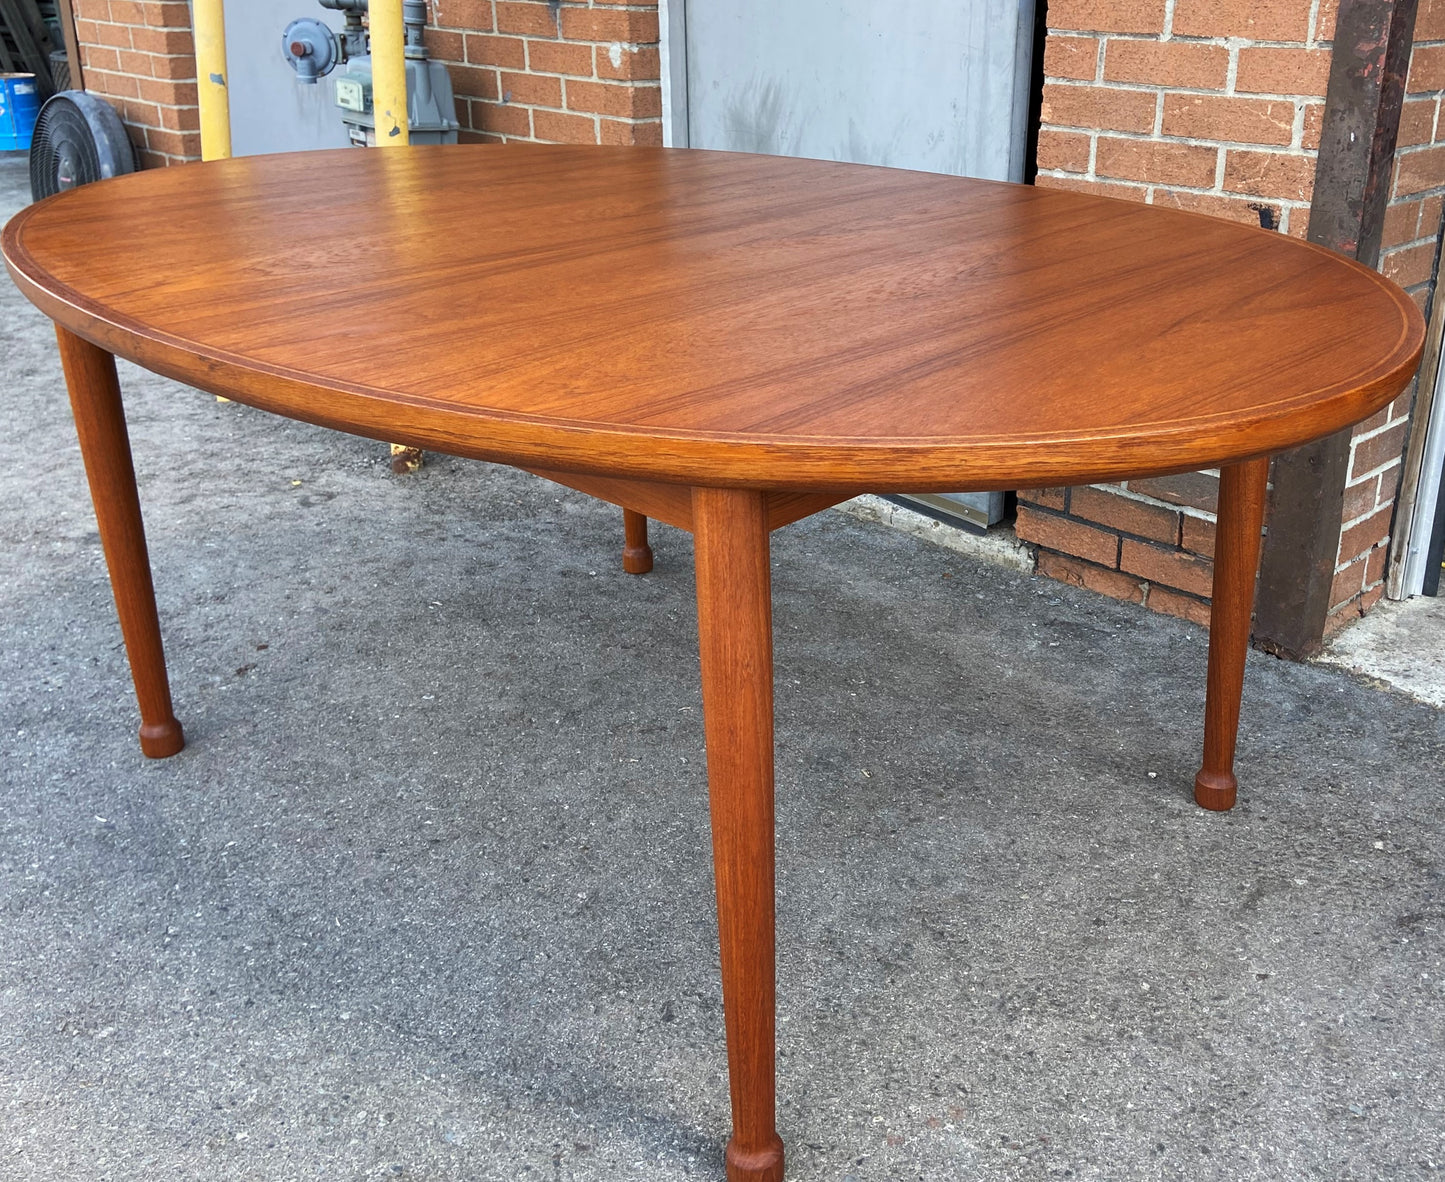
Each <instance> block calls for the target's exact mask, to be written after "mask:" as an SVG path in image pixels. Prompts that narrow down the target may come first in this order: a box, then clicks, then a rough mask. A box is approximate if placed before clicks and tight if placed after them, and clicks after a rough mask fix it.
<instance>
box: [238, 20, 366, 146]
mask: <svg viewBox="0 0 1445 1182" xmlns="http://www.w3.org/2000/svg"><path fill="white" fill-rule="evenodd" d="M298 16H309V17H312V18H313V19H315V20H319V21H322V22H323V23H325V24H328V25H330V26H331V28H332V29H333V30H334V31H339V30H340V29H341V26H342V23H343V18H342V16H341V14H340V13H336V12H329V11H328V10H326V9H324V8H322V7H321V6H320V5H319V4H317V3H316V0H244V2H243V3H236V0H232V2H231V3H229V4H227V5H226V70H227V73H228V74H229V75H230V77H229V78H228V79H227V89H228V90H229V91H230V94H231V150H232V151H233V152H234V153H235V154H236V155H237V156H255V155H259V154H261V153H264V152H302V151H309V150H311V149H314V148H344V147H346V146H347V144H349V143H350V140H348V139H347V136H346V127H345V125H343V124H342V122H341V112H340V111H338V110H337V109H336V101H335V99H336V96H335V92H334V89H333V84H332V81H331V79H330V78H323V79H322V80H321V81H320V82H319V83H317V84H316V85H314V86H303V85H302V84H301V83H299V82H297V81H296V73H295V71H294V70H292V69H291V67H290V66H289V65H288V64H287V62H286V57H285V55H284V54H283V53H282V52H281V34H282V33H283V32H285V30H286V26H287V25H289V24H290V23H291V22H292V21H293V20H294V19H295V18H296V17H298Z"/></svg>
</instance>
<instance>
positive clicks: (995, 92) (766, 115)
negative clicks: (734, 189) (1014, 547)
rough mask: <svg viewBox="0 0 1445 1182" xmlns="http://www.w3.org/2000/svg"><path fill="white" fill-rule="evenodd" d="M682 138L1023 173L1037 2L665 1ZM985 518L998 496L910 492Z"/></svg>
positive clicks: (672, 122) (1006, 176)
mask: <svg viewBox="0 0 1445 1182" xmlns="http://www.w3.org/2000/svg"><path fill="white" fill-rule="evenodd" d="M663 2H664V10H663V15H664V19H665V22H666V29H665V32H664V39H663V50H664V55H665V59H666V62H665V67H664V79H663V89H664V103H665V107H666V109H665V110H664V112H663V114H664V127H665V130H666V134H667V137H668V141H669V142H671V143H673V144H676V145H678V146H688V147H693V148H720V149H725V150H728V151H735V152H765V153H767V154H769V155H777V156H807V157H811V158H814V159H820V160H846V161H851V162H853V163H855V164H884V165H890V166H892V167H894V168H915V169H919V170H922V171H925V172H946V173H953V174H956V175H960V176H974V177H984V178H987V179H989V180H1008V181H1021V180H1023V179H1024V154H1025V151H1026V148H1027V139H1028V114H1029V85H1030V82H1031V79H1032V73H1033V43H1034V0H785V2H782V0H663ZM916 499H917V500H919V501H921V502H923V503H924V504H925V505H926V506H927V507H928V509H930V510H932V511H934V512H935V513H938V512H942V513H943V514H945V515H947V516H950V517H962V518H963V519H964V520H966V521H968V522H970V523H972V524H973V525H975V526H987V525H990V524H992V523H993V522H995V521H997V520H998V519H999V518H1000V517H1001V516H1002V515H1003V495H1002V494H1001V493H966V494H959V493H940V494H933V495H929V496H926V497H919V498H916Z"/></svg>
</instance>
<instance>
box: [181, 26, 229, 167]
mask: <svg viewBox="0 0 1445 1182" xmlns="http://www.w3.org/2000/svg"><path fill="white" fill-rule="evenodd" d="M222 8H223V4H222V0H195V14H194V16H193V17H192V18H191V19H192V20H193V21H194V22H195V37H196V87H197V90H198V91H199V95H200V99H199V101H200V106H201V159H202V160H225V159H226V158H227V157H229V156H230V155H231V98H230V94H229V92H228V91H227V90H226V18H225V15H224V13H223V11H222Z"/></svg>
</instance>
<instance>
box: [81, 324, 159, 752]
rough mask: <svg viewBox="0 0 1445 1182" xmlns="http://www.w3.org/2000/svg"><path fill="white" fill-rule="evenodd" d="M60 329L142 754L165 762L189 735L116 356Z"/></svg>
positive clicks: (82, 454) (82, 452) (86, 473)
mask: <svg viewBox="0 0 1445 1182" xmlns="http://www.w3.org/2000/svg"><path fill="white" fill-rule="evenodd" d="M55 331H56V336H57V338H58V340H59V342H60V360H61V364H62V365H63V366H64V367H65V383H66V385H67V386H68V387H69V390H70V406H71V409H72V410H73V411H74V413H75V430H76V434H77V435H78V436H79V438H80V454H81V458H82V460H83V461H84V462H85V475H86V479H87V480H88V481H89V482H90V496H91V500H92V501H93V502H94V504H95V519H96V524H97V525H98V526H99V527H100V544H101V548H102V549H103V550H104V551H105V563H106V566H107V567H108V568H109V570H110V586H111V591H112V592H113V593H114V595H115V607H116V613H117V614H118V615H119V616H120V631H121V635H122V636H123V637H124V638H125V651H126V656H127V657H129V658H130V671H131V677H132V679H133V680H134V682H135V696H136V701H137V703H138V704H139V705H140V717H141V728H140V746H141V751H142V752H144V753H145V754H146V755H147V756H149V757H150V758H151V759H164V758H165V757H166V756H168V755H174V754H175V753H176V752H177V751H179V750H180V749H181V748H182V747H183V746H185V739H184V737H183V736H182V734H181V724H180V723H179V722H177V721H176V716H175V713H174V711H173V710H172V708H171V689H170V683H169V681H168V680H167V678H166V658H165V651H164V650H163V648H162V647H161V626H160V619H159V617H158V616H157V615H156V595H155V588H154V586H153V585H152V583H151V567H150V558H149V556H148V555H147V553H146V539H145V527H144V525H143V524H142V522H141V514H140V497H139V495H138V494H137V493H136V487H135V468H134V466H133V465H132V463H131V457H130V437H129V435H128V433H127V432H126V427H125V411H124V409H123V408H122V406H121V400H120V382H119V381H118V380H117V378H116V375H115V358H114V357H112V356H111V355H110V354H109V353H107V352H106V351H105V350H104V349H100V348H97V347H96V346H95V345H92V344H91V343H90V342H89V341H87V340H85V339H84V338H82V337H78V336H76V335H74V334H73V333H71V332H68V331H66V330H65V329H63V328H60V327H59V326H57V327H56V330H55Z"/></svg>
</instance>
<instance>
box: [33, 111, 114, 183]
mask: <svg viewBox="0 0 1445 1182" xmlns="http://www.w3.org/2000/svg"><path fill="white" fill-rule="evenodd" d="M134 171H135V152H134V150H133V149H132V148H131V146H130V140H129V139H128V138H127V137H126V134H125V125H124V124H122V123H121V121H120V116H119V115H117V114H116V113H115V111H114V110H113V109H112V108H111V107H110V105H109V104H108V103H104V102H102V101H101V100H100V99H98V98H96V97H95V96H94V95H89V94H86V93H85V91H83V90H62V91H61V92H60V93H59V94H56V95H52V96H51V97H50V98H48V99H46V100H45V105H44V106H43V107H41V108H40V114H39V116H38V117H37V118H36V121H35V138H34V139H33V140H31V141H30V195H31V197H33V198H34V199H35V200H36V201H39V200H40V199H41V198H42V197H49V196H50V195H51V194H53V193H61V192H64V191H65V190H66V189H73V188H75V186H76V185H84V184H89V183H90V182H91V181H99V180H104V179H105V178H106V177H113V176H120V175H122V174H123V173H127V172H134Z"/></svg>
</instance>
